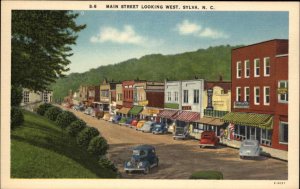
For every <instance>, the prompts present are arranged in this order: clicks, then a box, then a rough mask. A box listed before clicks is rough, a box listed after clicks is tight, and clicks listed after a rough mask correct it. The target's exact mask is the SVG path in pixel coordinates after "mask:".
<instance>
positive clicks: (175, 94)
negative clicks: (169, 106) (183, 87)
mask: <svg viewBox="0 0 300 189" xmlns="http://www.w3.org/2000/svg"><path fill="white" fill-rule="evenodd" d="M174 96H175V102H178V92H177V91H176V92H174Z"/></svg>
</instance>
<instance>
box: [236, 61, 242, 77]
mask: <svg viewBox="0 0 300 189" xmlns="http://www.w3.org/2000/svg"><path fill="white" fill-rule="evenodd" d="M241 77H242V62H237V63H236V78H241Z"/></svg>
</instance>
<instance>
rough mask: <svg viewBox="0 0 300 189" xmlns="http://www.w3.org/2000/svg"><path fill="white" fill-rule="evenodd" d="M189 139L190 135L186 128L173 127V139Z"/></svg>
mask: <svg viewBox="0 0 300 189" xmlns="http://www.w3.org/2000/svg"><path fill="white" fill-rule="evenodd" d="M189 138H190V134H189V132H188V129H187V127H175V131H174V135H173V139H174V140H176V139H182V140H185V139H189Z"/></svg>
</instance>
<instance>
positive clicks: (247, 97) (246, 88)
mask: <svg viewBox="0 0 300 189" xmlns="http://www.w3.org/2000/svg"><path fill="white" fill-rule="evenodd" d="M244 90H245V93H244V94H245V95H244V101H245V102H249V100H250V88H249V87H245V88H244Z"/></svg>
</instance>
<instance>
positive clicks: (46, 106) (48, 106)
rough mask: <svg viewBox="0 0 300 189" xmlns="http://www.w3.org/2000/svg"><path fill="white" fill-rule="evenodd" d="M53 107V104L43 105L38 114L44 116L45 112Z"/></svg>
mask: <svg viewBox="0 0 300 189" xmlns="http://www.w3.org/2000/svg"><path fill="white" fill-rule="evenodd" d="M51 107H53V106H52V105H51V104H48V103H44V104H41V105H40V106H39V107H38V109H37V111H36V112H37V113H38V114H40V115H42V116H43V115H44V114H45V112H46V111H47V110H48V109H49V108H51Z"/></svg>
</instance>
